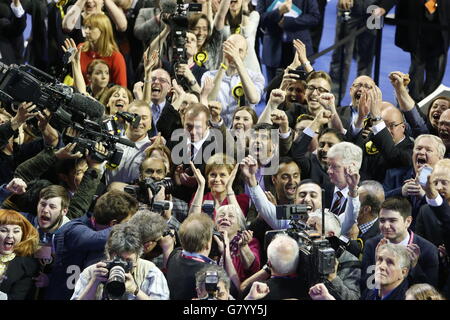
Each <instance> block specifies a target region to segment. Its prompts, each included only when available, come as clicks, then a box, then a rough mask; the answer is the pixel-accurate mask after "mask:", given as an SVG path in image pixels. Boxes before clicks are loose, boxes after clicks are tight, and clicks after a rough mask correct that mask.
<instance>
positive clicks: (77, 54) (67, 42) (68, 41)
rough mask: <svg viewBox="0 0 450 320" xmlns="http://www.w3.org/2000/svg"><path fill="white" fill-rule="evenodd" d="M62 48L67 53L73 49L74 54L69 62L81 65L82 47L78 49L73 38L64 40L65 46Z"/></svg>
mask: <svg viewBox="0 0 450 320" xmlns="http://www.w3.org/2000/svg"><path fill="white" fill-rule="evenodd" d="M61 48H62V49H63V51H64V52H67V51H69V50H71V49H72V50H73V53H72V54H71V56H70V58H69V62H72V63H80V54H81V47H80V48H77V44H76V43H75V41H74V40H73V39H72V38H69V39H66V40H64V44H63V45H62V46H61Z"/></svg>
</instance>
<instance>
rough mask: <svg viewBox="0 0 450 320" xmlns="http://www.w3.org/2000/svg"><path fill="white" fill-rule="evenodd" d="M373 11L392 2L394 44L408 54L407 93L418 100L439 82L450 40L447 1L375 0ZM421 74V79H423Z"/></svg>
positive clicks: (384, 8)
mask: <svg viewBox="0 0 450 320" xmlns="http://www.w3.org/2000/svg"><path fill="white" fill-rule="evenodd" d="M378 5H379V6H380V7H381V8H379V9H376V11H375V12H374V14H376V15H384V14H386V13H387V12H389V10H391V8H392V7H393V6H394V5H396V10H395V18H396V20H397V23H398V25H397V30H396V33H395V44H396V45H397V46H398V47H400V48H401V49H403V50H404V51H407V52H409V53H410V54H411V66H410V68H409V75H410V77H411V82H410V83H409V86H408V87H409V93H410V95H411V97H412V98H413V99H414V100H415V101H420V100H422V99H423V98H425V97H426V96H427V95H429V94H430V93H432V92H433V91H434V90H435V89H436V88H437V87H438V86H439V84H440V83H441V82H442V78H443V77H444V72H445V66H446V64H447V52H448V47H449V43H450V31H449V25H450V2H449V1H446V0H415V1H411V0H379V1H378ZM424 78H425V81H424Z"/></svg>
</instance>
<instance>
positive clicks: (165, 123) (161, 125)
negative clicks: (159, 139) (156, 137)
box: [156, 102, 183, 142]
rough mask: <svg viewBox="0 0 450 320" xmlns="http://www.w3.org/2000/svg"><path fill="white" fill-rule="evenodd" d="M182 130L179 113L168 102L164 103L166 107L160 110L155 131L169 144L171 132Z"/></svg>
mask: <svg viewBox="0 0 450 320" xmlns="http://www.w3.org/2000/svg"><path fill="white" fill-rule="evenodd" d="M182 128H183V125H182V124H181V117H180V113H179V112H178V111H177V110H175V108H174V107H173V106H172V105H171V104H170V103H169V102H166V105H165V106H164V108H163V109H162V110H161V115H160V116H159V119H158V122H157V124H156V129H157V130H158V132H161V136H163V137H164V139H166V141H167V142H169V141H170V137H171V136H172V132H173V131H174V130H176V129H182Z"/></svg>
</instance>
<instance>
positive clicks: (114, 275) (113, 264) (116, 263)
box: [105, 256, 133, 299]
mask: <svg viewBox="0 0 450 320" xmlns="http://www.w3.org/2000/svg"><path fill="white" fill-rule="evenodd" d="M105 263H106V269H108V270H109V273H108V280H107V281H106V284H105V291H106V293H107V295H108V298H109V299H120V298H121V297H122V296H123V295H124V293H125V273H129V272H130V271H131V269H132V268H133V263H132V262H131V261H125V260H124V259H122V258H121V257H117V256H116V257H115V258H114V259H113V260H111V261H105Z"/></svg>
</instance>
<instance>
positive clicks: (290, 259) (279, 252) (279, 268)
mask: <svg viewBox="0 0 450 320" xmlns="http://www.w3.org/2000/svg"><path fill="white" fill-rule="evenodd" d="M298 250H299V248H298V243H297V241H295V240H294V239H292V238H291V237H289V236H288V235H286V234H278V235H276V236H275V237H274V239H273V240H272V242H271V243H270V244H269V246H268V247H267V259H268V260H269V261H270V264H271V267H272V269H273V270H274V271H275V272H276V273H279V274H289V273H293V272H295V270H296V269H297V265H298V259H299V253H298Z"/></svg>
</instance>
